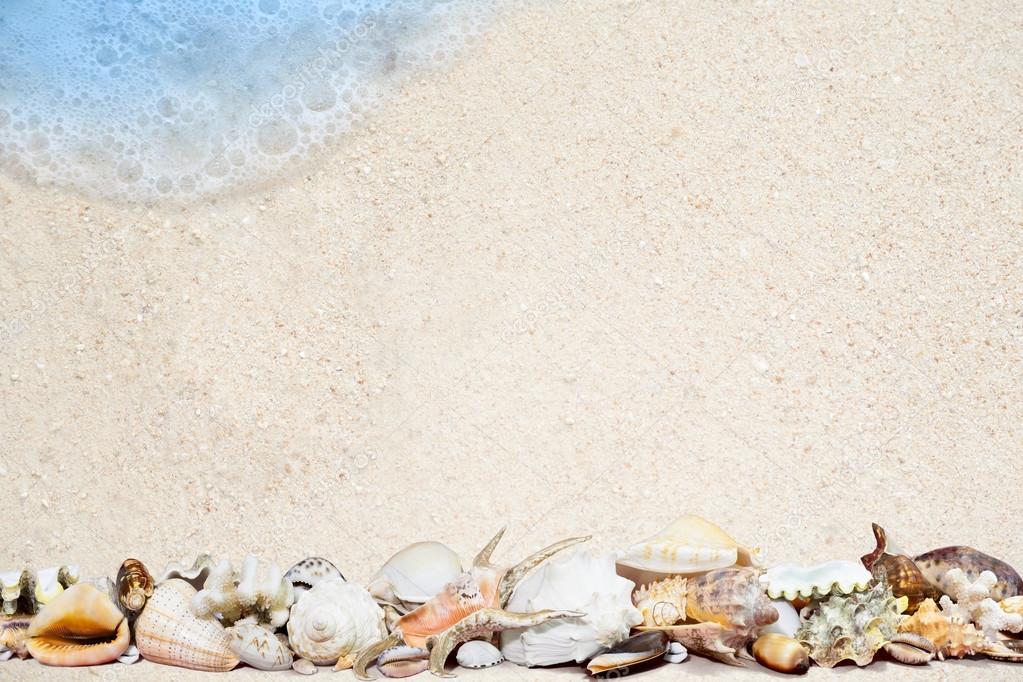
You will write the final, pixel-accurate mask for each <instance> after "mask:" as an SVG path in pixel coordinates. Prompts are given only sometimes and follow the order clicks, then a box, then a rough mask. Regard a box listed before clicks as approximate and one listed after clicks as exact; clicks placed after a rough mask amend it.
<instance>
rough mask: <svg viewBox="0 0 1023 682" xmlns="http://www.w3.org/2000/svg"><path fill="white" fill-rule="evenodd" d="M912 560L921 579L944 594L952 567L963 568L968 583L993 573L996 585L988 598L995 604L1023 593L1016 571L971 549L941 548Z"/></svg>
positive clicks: (1022, 579)
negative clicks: (919, 572) (918, 569)
mask: <svg viewBox="0 0 1023 682" xmlns="http://www.w3.org/2000/svg"><path fill="white" fill-rule="evenodd" d="M913 561H915V562H916V564H917V566H919V567H920V571H921V572H922V573H923V575H924V577H925V578H927V580H929V581H931V582H932V583H934V584H935V585H937V586H938V588H940V589H941V591H942V592H943V593H944V594H948V593H949V589H950V585H949V584H948V580H947V579H946V575H947V573H948V572H949V571H950V570H952V569H953V568H959V569H962V571H963V573H964V574H965V575H966V578H967V579H968V580H969V581H970V582H973V581H975V580H977V579H978V578H980V574H981V573H983V572H984V571H991V572H992V573H994V574H995V578H996V582H995V584H994V586H993V587H992V588H991V594H990V596H991V598H992V599H994V600H995V601H1001V600H1002V599H1006V598H1008V597H1015V596H1016V595H1018V594H1023V578H1020V575H1019V573H1017V572H1016V569H1014V568H1013V567H1012V566H1010V565H1009V564H1007V563H1005V562H1004V561H1002V560H1001V559H996V558H995V557H993V556H991V555H989V554H984V552H981V551H979V550H976V549H974V548H973V547H964V546H953V547H942V548H941V549H934V550H931V551H930V552H925V553H923V554H921V555H919V556H917V557H915V558H914V559H913Z"/></svg>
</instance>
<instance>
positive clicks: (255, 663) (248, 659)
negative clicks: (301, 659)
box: [227, 623, 295, 670]
mask: <svg viewBox="0 0 1023 682" xmlns="http://www.w3.org/2000/svg"><path fill="white" fill-rule="evenodd" d="M227 634H228V635H229V636H230V637H231V651H233V652H234V655H235V656H237V657H238V660H240V661H241V662H242V663H245V664H246V665H250V666H252V667H253V668H257V669H259V670H289V669H290V668H291V664H292V663H293V662H294V659H295V657H294V656H293V655H292V653H291V649H289V648H288V646H287V645H286V644H285V643H284V642H282V641H281V640H280V639H279V638H278V637H277V635H275V634H274V633H272V632H271V631H270V630H268V629H266V628H265V627H263V626H262V625H257V624H256V623H244V624H241V625H233V626H231V627H229V628H227Z"/></svg>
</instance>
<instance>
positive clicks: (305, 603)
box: [288, 578, 387, 667]
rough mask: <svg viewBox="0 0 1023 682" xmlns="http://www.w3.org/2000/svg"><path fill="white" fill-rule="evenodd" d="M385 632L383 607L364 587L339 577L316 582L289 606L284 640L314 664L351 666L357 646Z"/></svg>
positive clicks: (383, 634) (374, 639)
mask: <svg viewBox="0 0 1023 682" xmlns="http://www.w3.org/2000/svg"><path fill="white" fill-rule="evenodd" d="M386 636H387V630H386V628H385V627H384V612H383V609H381V608H380V607H379V606H378V605H377V603H376V602H375V601H373V597H372V596H370V594H369V592H367V591H366V589H365V588H364V587H362V586H360V585H354V584H352V583H346V582H345V581H344V580H342V579H341V578H331V579H329V580H324V581H321V582H319V583H317V584H316V585H315V586H314V587H313V588H312V589H310V590H308V591H306V592H304V593H303V594H302V596H301V597H300V598H299V600H298V603H296V604H295V605H294V606H292V607H291V618H290V620H288V643H289V644H290V645H291V649H292V650H293V651H294V652H295V654H296V655H298V656H300V657H301V658H307V659H309V660H310V661H312V662H313V663H315V664H317V665H331V664H334V663H336V662H340V663H339V664H340V665H341V667H351V664H352V663H353V662H354V660H355V656H356V654H357V653H358V652H359V650H360V649H363V648H365V647H366V646H368V645H370V644H373V643H374V642H376V641H378V640H380V639H383V638H384V637H386Z"/></svg>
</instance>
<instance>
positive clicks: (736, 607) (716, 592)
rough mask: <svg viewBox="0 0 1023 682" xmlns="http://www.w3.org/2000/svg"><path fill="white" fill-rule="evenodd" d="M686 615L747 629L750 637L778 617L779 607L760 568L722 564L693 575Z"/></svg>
mask: <svg viewBox="0 0 1023 682" xmlns="http://www.w3.org/2000/svg"><path fill="white" fill-rule="evenodd" d="M686 615H687V616H689V618H691V619H693V620H695V621H700V622H703V623H717V624H719V625H721V626H722V627H724V628H725V629H727V630H732V631H733V632H735V633H737V634H738V633H744V634H746V635H748V637H749V639H753V638H754V637H756V635H757V634H758V633H759V631H760V629H761V628H763V627H764V626H767V625H770V624H771V623H773V622H775V621H776V620H778V610H777V609H776V608H774V605H773V604H772V603H771V600H770V599H768V598H767V595H766V594H764V591H763V588H762V587H761V585H760V571H758V570H755V569H751V568H722V569H718V570H716V571H711V572H710V573H705V574H704V575H701V576H700V577H698V578H691V579H690V580H689V589H688V590H687V592H686Z"/></svg>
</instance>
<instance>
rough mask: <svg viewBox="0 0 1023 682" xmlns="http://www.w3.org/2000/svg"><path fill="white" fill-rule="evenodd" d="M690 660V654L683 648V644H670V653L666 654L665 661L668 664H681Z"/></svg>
mask: <svg viewBox="0 0 1023 682" xmlns="http://www.w3.org/2000/svg"><path fill="white" fill-rule="evenodd" d="M687 658H689V652H688V651H686V648H685V647H684V646H682V643H681V642H668V651H666V652H665V654H664V660H665V661H667V662H668V663H681V662H682V661H684V660H686V659H687Z"/></svg>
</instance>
